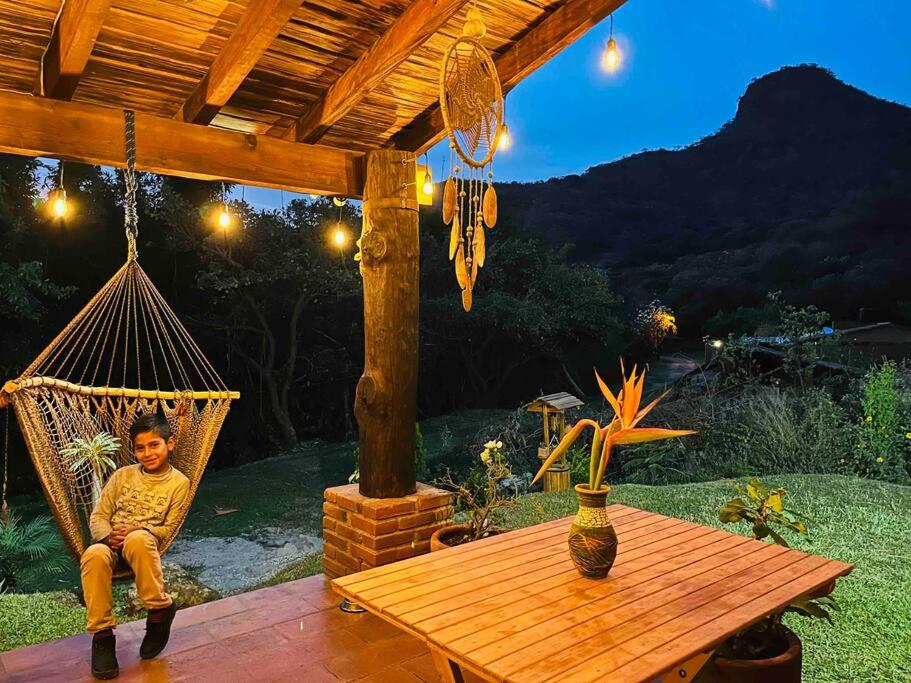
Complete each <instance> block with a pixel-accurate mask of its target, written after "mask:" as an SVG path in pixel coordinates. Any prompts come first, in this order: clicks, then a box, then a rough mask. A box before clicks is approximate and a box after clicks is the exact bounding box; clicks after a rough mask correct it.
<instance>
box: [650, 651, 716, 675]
mask: <svg viewBox="0 0 911 683" xmlns="http://www.w3.org/2000/svg"><path fill="white" fill-rule="evenodd" d="M713 654H715V650H710V651H708V652H700V653H698V654H695V655H693V656H692V657H690V658H689V659H688V660H686V661H685V662H681V663H680V664H678V665H677V666H675V667H674V668H673V669H670V670H669V671H666V672H664V673H663V674H662V675H661V676H659V677H658V678H656V679H655V680H654V681H653V683H671V681H676V682H677V683H686V682H687V681H692V680H693V679H694V678H696V674H698V673H699V671H700V670H701V669H702V667H703V666H705V663H706V662H707V661H709V659H711V657H712V655H713Z"/></svg>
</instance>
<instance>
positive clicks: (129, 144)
mask: <svg viewBox="0 0 911 683" xmlns="http://www.w3.org/2000/svg"><path fill="white" fill-rule="evenodd" d="M123 119H124V132H125V134H126V152H127V168H126V171H124V174H123V177H124V180H125V182H126V190H125V191H124V194H123V207H124V211H123V213H124V223H125V225H126V233H127V260H128V261H135V260H136V257H137V256H139V252H138V251H137V249H136V238H137V237H138V235H139V214H138V213H137V211H136V114H135V113H134V112H132V111H130V110H126V111H124V112H123Z"/></svg>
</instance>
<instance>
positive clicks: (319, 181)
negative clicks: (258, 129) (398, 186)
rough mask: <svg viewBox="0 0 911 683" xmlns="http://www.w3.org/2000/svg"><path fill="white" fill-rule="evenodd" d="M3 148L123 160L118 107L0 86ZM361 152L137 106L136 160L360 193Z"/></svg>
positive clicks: (215, 176) (182, 171)
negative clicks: (218, 125) (168, 115)
mask: <svg viewBox="0 0 911 683" xmlns="http://www.w3.org/2000/svg"><path fill="white" fill-rule="evenodd" d="M0 152H8V153H10V154H23V155H27V156H33V157H34V156H48V157H55V158H60V159H71V160H74V161H80V162H83V163H88V164H98V165H103V166H118V167H123V166H125V165H126V153H125V149H124V117H123V111H122V110H120V109H111V108H107V107H99V106H97V105H93V104H87V103H84V102H61V101H58V100H51V99H46V98H42V97H33V96H31V95H22V94H17V93H12V92H3V91H0ZM363 165H364V164H363V154H360V153H357V152H351V151H346V150H340V149H335V148H332V147H323V146H319V145H305V144H299V143H294V142H286V141H284V140H279V139H276V138H270V137H265V136H262V135H259V136H257V135H249V134H246V133H238V132H234V131H227V130H222V129H218V128H210V127H208V126H197V125H193V124H190V123H183V122H180V121H174V120H173V119H166V118H160V117H157V116H153V115H151V114H145V113H142V112H136V168H137V169H139V170H141V171H152V172H154V173H163V174H165V175H175V176H181V177H184V178H197V179H200V180H216V181H220V180H224V181H227V182H232V183H242V184H244V185H258V186H260V187H271V188H277V189H283V190H289V191H291V192H302V193H318V194H327V195H341V196H346V197H355V198H360V197H361V195H362V193H363V186H364V169H363Z"/></svg>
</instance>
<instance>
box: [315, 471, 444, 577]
mask: <svg viewBox="0 0 911 683" xmlns="http://www.w3.org/2000/svg"><path fill="white" fill-rule="evenodd" d="M323 495H324V498H325V502H324V503H323V542H324V545H323V571H324V572H325V574H326V575H327V576H329V577H330V578H337V577H339V576H345V575H347V574H353V573H355V572H359V571H361V570H363V569H370V568H371V567H379V566H380V565H384V564H389V563H390V562H395V561H397V560H404V559H406V558H409V557H414V556H415V555H422V554H424V553H426V552H429V551H430V536H431V535H432V534H433V532H434V531H436V530H437V529H439V528H440V527H443V526H446V525H447V524H449V523H451V520H452V513H453V508H452V496H451V495H450V494H449V493H448V492H446V491H443V490H441V489H437V488H434V487H432V486H427V485H426V484H421V483H418V485H417V491H416V492H415V493H412V494H411V495H408V496H403V497H401V498H367V497H366V496H362V495H361V494H360V493H359V492H358V485H357V484H349V485H347V486H335V487H333V488H329V489H326V491H325V492H324V494H323Z"/></svg>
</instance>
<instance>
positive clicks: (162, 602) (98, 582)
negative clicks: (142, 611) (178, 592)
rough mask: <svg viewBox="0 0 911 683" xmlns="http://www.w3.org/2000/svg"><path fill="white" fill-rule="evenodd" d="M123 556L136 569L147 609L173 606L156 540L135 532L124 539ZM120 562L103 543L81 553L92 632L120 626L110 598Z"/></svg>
mask: <svg viewBox="0 0 911 683" xmlns="http://www.w3.org/2000/svg"><path fill="white" fill-rule="evenodd" d="M121 553H122V555H123V559H124V560H126V562H127V564H128V565H130V568H131V569H132V570H133V574H134V575H135V577H136V592H137V593H138V594H139V599H140V600H142V602H143V604H144V605H145V607H146V609H161V608H162V607H167V606H168V605H170V604H171V596H169V595H168V594H167V593H165V590H164V575H163V574H162V572H161V556H160V555H159V554H158V541H156V540H155V537H154V536H152V534H150V533H149V532H148V531H133V532H131V533H130V534H128V535H127V537H126V540H124V542H123V548H122V549H121ZM117 560H118V556H117V553H115V552H114V551H113V550H111V549H110V548H109V547H108V546H106V545H105V544H104V543H95V544H93V545H90V546H89V547H88V548H86V549H85V552H84V553H82V561H81V562H80V566H81V569H82V592H83V593H84V594H85V606H86V608H87V612H88V615H87V616H88V625H87V627H86V628H87V629H88V630H89V631H90V632H95V631H100V630H102V629H105V628H114V626H116V625H117V620H116V619H115V618H114V610H113V604H114V600H113V597H112V595H111V577H112V576H113V574H114V568H115V567H116V566H117Z"/></svg>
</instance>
